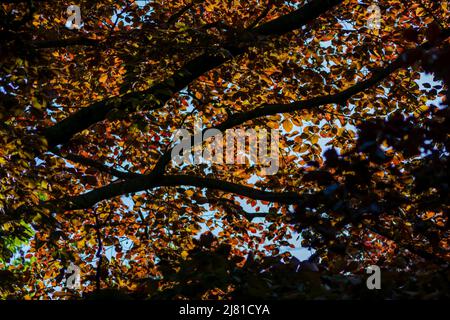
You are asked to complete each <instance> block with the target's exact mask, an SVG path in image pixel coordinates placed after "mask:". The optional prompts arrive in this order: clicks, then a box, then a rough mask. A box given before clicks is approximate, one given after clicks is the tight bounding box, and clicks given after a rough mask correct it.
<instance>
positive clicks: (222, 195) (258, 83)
mask: <svg viewBox="0 0 450 320" xmlns="http://www.w3.org/2000/svg"><path fill="white" fill-rule="evenodd" d="M70 4H72V3H68V2H67V1H59V0H56V1H48V0H16V1H14V0H0V35H1V39H2V40H1V44H0V62H1V63H0V297H2V298H18V299H50V298H53V299H55V298H58V299H66V298H68V299H79V298H93V299H96V298H101V297H107V298H111V297H122V298H137V299H179V298H188V299H193V298H196V299H234V298H266V299H267V298H276V299H315V298H339V299H341V298H359V297H362V298H364V297H374V296H375V297H379V298H394V299H396V298H425V299H426V298H438V297H448V295H449V292H448V287H449V281H450V273H449V271H448V264H449V261H450V252H449V249H450V247H449V239H450V234H449V219H448V205H449V198H448V192H449V181H450V179H449V177H448V173H449V168H448V161H449V159H448V157H449V151H450V149H449V140H448V137H449V128H450V124H449V111H448V101H449V94H450V92H449V84H450V65H449V61H450V27H449V18H450V15H449V12H448V3H447V1H431V0H410V1H400V0H379V1H357V0H310V1H306V0H291V1H284V0H283V1H282V0H248V1H236V0H177V1H172V0H155V1H134V0H114V1H113V0H101V1H87V0H80V1H78V3H76V5H77V6H79V8H80V12H81V21H82V24H81V25H80V26H78V28H72V29H71V28H68V27H66V26H65V24H66V20H67V18H68V14H67V7H68V6H69V5H70ZM74 4H75V3H74ZM370 5H377V6H378V8H379V9H380V13H381V21H380V24H379V28H378V27H377V28H373V27H370V25H368V23H367V22H368V20H370V19H372V18H373V17H371V16H369V14H370V12H369V11H368V7H369V6H370ZM199 122H200V123H202V127H201V130H203V131H205V130H207V129H216V130H219V131H220V132H225V131H226V130H230V129H239V128H240V129H243V130H247V129H255V130H266V131H267V132H270V131H271V130H272V131H273V130H279V132H280V140H279V142H278V145H277V146H276V148H277V151H278V152H279V168H278V171H277V172H276V173H275V174H264V172H263V171H262V170H261V167H262V166H261V165H259V164H252V163H249V162H248V161H247V163H245V164H239V163H208V162H206V163H202V164H182V165H175V164H174V163H173V162H172V161H171V160H172V150H173V148H174V146H176V144H177V141H176V140H175V139H174V133H175V132H176V130H178V129H182V128H186V129H188V130H190V131H193V129H194V125H195V124H196V123H199ZM193 142H194V143H193V146H192V148H193V149H195V148H203V149H204V148H208V145H210V144H211V140H208V139H206V140H205V141H203V142H198V141H197V142H196V141H193ZM299 250H300V252H301V253H302V254H300V255H298V254H296V252H297V253H298V252H299ZM307 253H308V254H307ZM71 263H73V264H74V265H76V266H78V267H79V268H80V274H81V277H80V278H81V287H80V288H78V289H72V288H67V286H66V282H67V277H66V275H67V269H68V267H69V265H70V264H71ZM369 265H378V266H379V267H380V268H381V272H382V289H381V290H374V291H371V290H368V289H367V287H366V278H367V274H366V271H365V270H366V267H367V266H369Z"/></svg>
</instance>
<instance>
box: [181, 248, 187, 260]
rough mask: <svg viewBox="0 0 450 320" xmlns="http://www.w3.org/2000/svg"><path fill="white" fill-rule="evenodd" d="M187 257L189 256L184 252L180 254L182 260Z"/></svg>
mask: <svg viewBox="0 0 450 320" xmlns="http://www.w3.org/2000/svg"><path fill="white" fill-rule="evenodd" d="M188 255H189V254H188V252H187V251H186V250H185V251H183V252H182V253H181V257H182V258H183V259H186V258H187V256H188Z"/></svg>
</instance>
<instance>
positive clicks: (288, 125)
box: [283, 119, 294, 132]
mask: <svg viewBox="0 0 450 320" xmlns="http://www.w3.org/2000/svg"><path fill="white" fill-rule="evenodd" d="M293 127H294V126H293V124H292V122H291V120H288V119H286V120H284V121H283V128H284V130H286V132H291V131H292V128H293Z"/></svg>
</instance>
